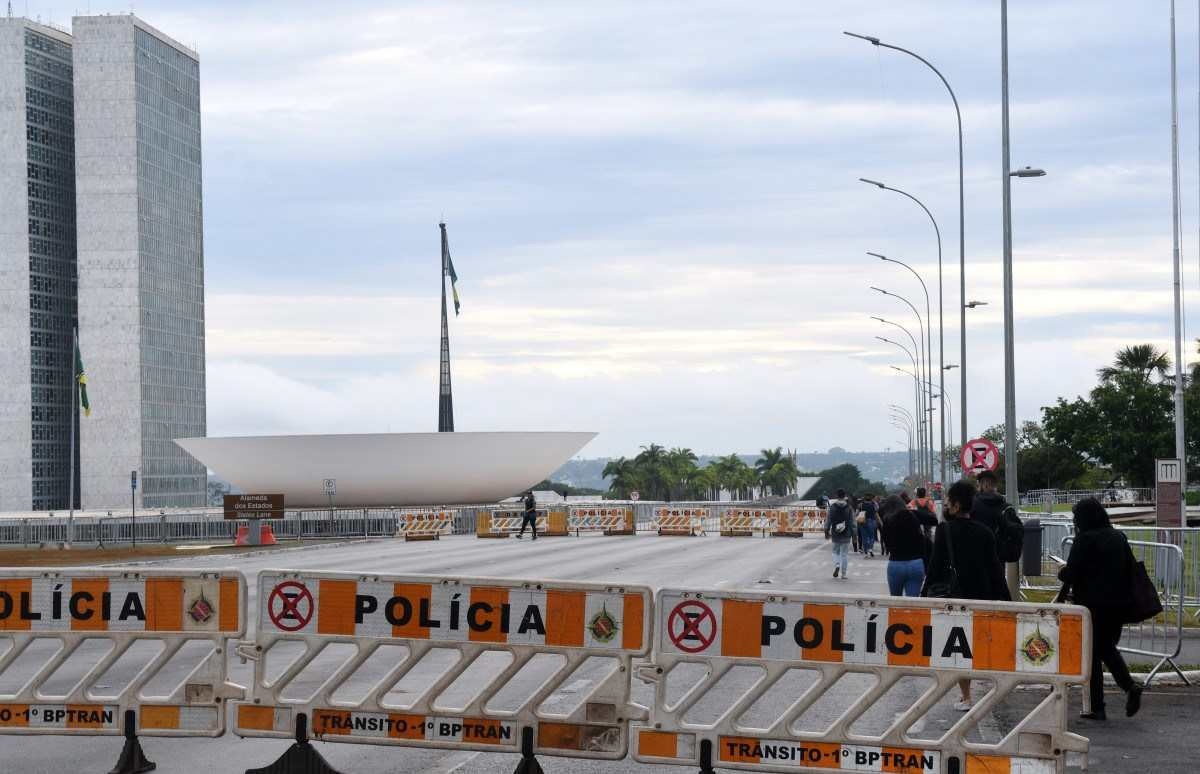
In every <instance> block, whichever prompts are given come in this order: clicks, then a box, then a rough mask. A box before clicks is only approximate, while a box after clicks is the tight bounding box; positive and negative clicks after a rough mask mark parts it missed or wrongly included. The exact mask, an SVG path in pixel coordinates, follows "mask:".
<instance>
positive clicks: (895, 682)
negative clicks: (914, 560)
mask: <svg viewBox="0 0 1200 774" xmlns="http://www.w3.org/2000/svg"><path fill="white" fill-rule="evenodd" d="M655 609H656V611H657V613H656V626H655V629H656V634H655V655H654V663H653V664H651V665H649V666H643V667H640V668H639V671H638V674H639V676H640V677H641V678H642V679H644V680H646V681H649V682H652V683H653V684H654V686H655V701H654V706H653V708H652V709H651V714H650V719H649V721H648V723H647V724H646V725H645V726H638V727H635V728H634V729H633V730H634V732H635V734H636V737H635V741H634V752H633V756H634V758H635V759H636V760H638V761H641V762H644V763H659V764H663V763H666V764H680V765H687V766H692V767H695V766H700V767H701V771H703V772H711V771H712V770H713V767H714V766H719V767H721V768H723V769H725V768H728V769H738V770H748V771H779V770H782V769H786V770H788V771H813V772H822V771H824V772H828V771H903V772H928V773H929V774H952V773H956V772H964V771H965V772H966V774H989V773H990V772H996V771H1004V772H1009V771H1012V772H1038V773H1039V774H1040V773H1045V774H1050V772H1057V773H1058V774H1062V772H1063V771H1064V770H1065V766H1066V753H1067V751H1074V752H1079V753H1086V752H1087V749H1088V740H1087V739H1085V738H1083V737H1080V736H1077V735H1075V734H1072V733H1069V732H1067V730H1066V729H1067V703H1068V702H1067V698H1068V696H1067V690H1068V686H1069V685H1071V684H1077V683H1081V682H1085V681H1086V680H1087V678H1088V672H1089V667H1090V653H1091V641H1090V637H1091V626H1090V622H1089V617H1088V616H1089V614H1088V611H1087V610H1086V609H1084V608H1082V607H1075V606H1061V605H1046V606H1041V607H1035V606H1032V605H1025V604H1019V603H1005V602H975V601H967V600H940V599H939V600H931V599H915V598H905V599H903V600H901V599H898V598H895V597H863V598H858V599H847V598H846V597H844V596H832V595H824V594H766V593H756V592H724V591H713V592H697V591H695V590H682V589H664V590H660V591H659V592H658V593H657V594H656V595H655ZM689 666H690V667H693V668H698V669H699V670H700V671H702V672H703V675H702V676H701V677H700V678H699V680H697V681H695V682H694V684H692V682H691V681H690V680H685V681H684V683H685V684H684V685H683V689H682V690H679V691H677V693H678V694H679V695H671V691H670V690H669V684H670V682H671V680H672V676H673V672H674V671H675V670H677V669H683V668H685V667H689ZM746 672H749V673H750V675H751V676H749V677H747V676H746ZM805 672H807V673H810V674H811V675H812V682H811V684H810V686H809V687H808V688H807V689H804V688H797V687H796V686H795V684H794V683H795V682H796V680H795V678H796V673H805ZM972 678H973V679H977V680H987V681H990V682H991V683H992V684H993V686H994V687H993V688H992V690H990V691H989V692H988V693H987V694H986V695H985V696H984V697H983V698H982V699H980V700H979V701H978V702H977V703H976V704H975V705H974V706H973V707H972V708H971V709H970V711H968V712H966V713H965V714H963V715H960V714H959V713H957V712H954V711H953V710H951V709H950V707H949V706H947V704H948V700H947V701H943V697H945V696H947V694H949V693H951V692H956V691H957V688H956V683H957V682H958V681H959V680H964V679H972ZM855 679H857V680H859V681H861V682H865V683H867V684H868V685H866V686H859V687H858V688H853V687H851V682H852V681H853V680H855ZM914 681H917V682H923V683H924V684H925V685H927V686H928V687H926V688H921V687H919V686H915V685H913V682H914ZM1031 685H1038V686H1049V691H1048V693H1046V694H1044V695H1042V694H1034V692H1032V691H1024V690H1023V691H1021V692H1019V693H1014V692H1015V691H1016V689H1017V688H1018V687H1019V686H1031ZM688 686H690V687H688ZM731 697H732V698H731ZM830 700H840V701H842V702H843V703H846V704H848V706H847V707H846V708H845V709H844V710H843V711H840V712H838V711H837V710H833V711H832V712H831V711H830V709H829V708H828V707H826V708H825V709H824V711H823V712H817V713H815V714H816V715H818V716H820V717H821V720H820V725H819V727H815V728H812V729H811V730H799V729H797V727H796V725H797V723H800V722H802V721H805V720H806V719H807V717H808V715H809V711H810V710H814V709H815V708H816V707H817V706H818V705H819V704H821V703H824V702H827V701H830ZM1010 700H1012V702H1021V701H1024V702H1026V703H1028V704H1033V705H1034V706H1033V707H1032V708H1031V709H1020V711H1019V712H1018V713H1017V714H1016V717H1017V718H1019V720H1015V723H1014V724H1013V726H1012V727H1011V728H1010V729H1008V730H1007V731H1005V730H1003V729H1002V730H1000V731H999V732H996V731H995V730H994V729H991V730H990V731H989V729H987V728H985V726H986V725H987V724H988V723H989V722H990V720H989V718H990V717H991V716H992V715H993V713H992V712H991V711H992V710H993V709H995V708H997V707H998V706H999V705H1000V704H1001V703H1002V702H1003V703H1004V705H1003V706H1004V713H1013V712H1014V711H1015V710H1016V709H1017V708H1015V707H1013V706H1010ZM877 705H878V706H880V707H882V708H883V710H884V711H883V713H882V714H881V715H880V713H878V712H876V713H875V714H876V715H878V716H876V717H874V718H871V720H872V721H873V726H874V727H873V728H863V727H861V724H863V723H864V721H866V720H868V715H870V714H871V712H872V710H873V709H874V708H875V707H876V706H877ZM903 707H906V708H907V709H904V710H903V711H902V712H898V713H897V712H895V711H896V710H898V709H900V708H903ZM768 710H769V711H768ZM931 716H936V717H934V718H933V720H934V722H930V718H931ZM947 719H948V721H947ZM942 722H946V724H947V725H948V726H949V727H948V729H947V730H945V731H942V730H941V725H940V724H941V723H942ZM868 725H871V724H868ZM931 727H932V728H931ZM935 729H936V730H935Z"/></svg>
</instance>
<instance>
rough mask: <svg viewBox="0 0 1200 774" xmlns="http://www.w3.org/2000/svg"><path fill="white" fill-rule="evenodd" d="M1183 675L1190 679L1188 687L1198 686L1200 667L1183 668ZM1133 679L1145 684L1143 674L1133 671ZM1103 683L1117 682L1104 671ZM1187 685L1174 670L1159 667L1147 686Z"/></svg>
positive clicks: (1199, 684)
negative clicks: (1152, 680)
mask: <svg viewBox="0 0 1200 774" xmlns="http://www.w3.org/2000/svg"><path fill="white" fill-rule="evenodd" d="M1183 676H1184V677H1185V678H1187V680H1188V681H1190V687H1192V688H1196V687H1198V686H1200V669H1185V670H1183ZM1139 677H1141V678H1142V679H1141V680H1139V679H1138V678H1139ZM1133 679H1134V682H1140V683H1142V684H1143V685H1145V675H1139V674H1137V673H1134V674H1133ZM1104 684H1105V685H1106V686H1110V685H1111V686H1115V685H1116V684H1117V683H1116V681H1115V680H1113V676H1112V675H1111V674H1109V673H1108V672H1105V673H1104ZM1188 685H1189V683H1185V682H1184V681H1183V680H1181V679H1179V674H1178V673H1176V672H1175V671H1174V670H1169V669H1160V670H1159V671H1158V674H1156V675H1154V682H1152V683H1151V684H1150V685H1149V686H1147V687H1149V688H1155V687H1158V686H1172V687H1187V686H1188Z"/></svg>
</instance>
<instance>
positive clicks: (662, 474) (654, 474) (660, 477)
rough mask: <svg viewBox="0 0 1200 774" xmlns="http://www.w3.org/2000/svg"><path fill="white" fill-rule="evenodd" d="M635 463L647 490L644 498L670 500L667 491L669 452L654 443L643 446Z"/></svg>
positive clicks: (643, 493)
mask: <svg viewBox="0 0 1200 774" xmlns="http://www.w3.org/2000/svg"><path fill="white" fill-rule="evenodd" d="M633 461H634V463H636V465H637V470H638V478H639V479H640V482H641V484H642V486H643V487H644V488H645V489H646V491H644V492H642V496H643V497H646V498H647V499H650V500H668V499H670V496H669V495H670V493H669V492H668V491H667V470H666V467H667V450H666V449H665V448H663V447H662V446H659V445H658V444H656V443H652V444H650V445H649V446H643V447H642V450H641V451H640V452H638V455H637V456H636V457H634V458H633Z"/></svg>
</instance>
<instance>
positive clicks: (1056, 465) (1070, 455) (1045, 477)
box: [983, 421, 1088, 492]
mask: <svg viewBox="0 0 1200 774" xmlns="http://www.w3.org/2000/svg"><path fill="white" fill-rule="evenodd" d="M983 437H984V438H987V439H988V440H989V441H991V442H993V443H994V444H996V446H997V448H999V449H1000V450H1001V452H1003V450H1004V425H993V426H992V427H989V428H988V429H987V430H985V431H984V432H983ZM1004 463H1005V461H1004V458H1003V455H1002V456H1001V459H1000V467H999V468H998V469H997V470H996V475H998V476H999V477H1000V489H1001V491H1003V490H1004V487H1005V473H1006V466H1005V464H1004ZM1087 470H1088V465H1087V463H1086V462H1085V461H1084V459H1083V457H1081V456H1080V455H1079V454H1077V453H1076V452H1075V451H1073V450H1072V449H1070V448H1068V447H1067V446H1065V445H1064V444H1061V443H1058V442H1056V441H1054V440H1053V439H1051V438H1050V437H1049V436H1048V435H1047V433H1046V431H1045V429H1044V428H1043V427H1042V426H1041V425H1040V424H1038V423H1037V422H1031V421H1025V422H1023V423H1021V426H1020V428H1018V430H1017V489H1018V490H1019V491H1021V492H1028V491H1029V490H1031V489H1050V488H1058V489H1071V488H1074V485H1075V483H1076V481H1077V480H1078V479H1079V478H1080V477H1082V476H1083V474H1084V473H1086V472H1087Z"/></svg>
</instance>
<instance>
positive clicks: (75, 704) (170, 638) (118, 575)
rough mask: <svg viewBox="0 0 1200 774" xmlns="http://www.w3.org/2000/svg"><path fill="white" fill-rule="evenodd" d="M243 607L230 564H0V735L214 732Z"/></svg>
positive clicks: (235, 693)
mask: <svg viewBox="0 0 1200 774" xmlns="http://www.w3.org/2000/svg"><path fill="white" fill-rule="evenodd" d="M245 608H246V584H245V580H244V578H243V577H242V574H241V573H239V572H237V571H235V570H212V571H201V570H175V571H162V570H140V569H139V570H133V569H128V570H76V569H71V570H61V571H60V570H51V569H24V570H9V569H6V570H0V641H3V640H7V641H8V643H9V645H8V647H7V649H6V650H5V651H4V654H3V656H2V657H0V685H2V686H3V687H2V688H0V734H54V735H69V736H75V735H80V736H94V735H119V734H122V733H124V734H125V735H126V739H127V742H126V751H125V752H123V753H122V760H125V758H126V756H127V755H136V756H141V747H140V745H138V743H137V740H136V735H137V734H141V735H144V736H207V737H217V736H221V735H222V734H223V733H224V731H225V712H224V704H223V702H224V701H225V700H226V699H231V698H240V697H241V696H242V695H243V691H244V689H243V688H242V687H241V686H238V685H234V684H233V683H230V682H229V681H228V676H227V672H226V663H227V659H226V641H227V640H230V639H240V638H241V637H243V636H244V634H245V629H246V623H245V621H246V615H245ZM155 645H157V646H160V647H161V650H159V651H158V652H153V653H152V652H147V650H152V648H148V647H146V646H155ZM26 675H28V676H26ZM122 726H124V728H123V727H122ZM135 749H136V752H134V750H135ZM139 760H143V761H144V758H139Z"/></svg>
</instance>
